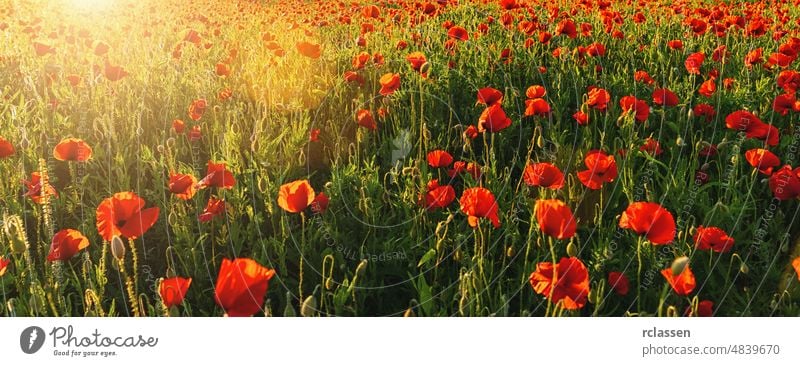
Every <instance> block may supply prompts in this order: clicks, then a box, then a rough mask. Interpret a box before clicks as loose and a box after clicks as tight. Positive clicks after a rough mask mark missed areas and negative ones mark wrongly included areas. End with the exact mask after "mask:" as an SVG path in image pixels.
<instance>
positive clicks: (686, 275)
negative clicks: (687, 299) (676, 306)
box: [661, 264, 697, 296]
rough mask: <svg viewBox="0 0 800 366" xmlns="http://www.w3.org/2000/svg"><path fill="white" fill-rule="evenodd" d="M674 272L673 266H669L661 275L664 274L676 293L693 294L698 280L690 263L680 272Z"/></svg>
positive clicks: (682, 294)
mask: <svg viewBox="0 0 800 366" xmlns="http://www.w3.org/2000/svg"><path fill="white" fill-rule="evenodd" d="M673 272H674V271H673V269H672V268H667V269H664V270H662V271H661V275H662V276H664V278H665V279H666V280H667V282H668V283H669V285H670V286H671V287H672V290H673V291H675V293H676V294H678V295H681V296H688V295H689V294H691V293H692V291H694V287H695V286H696V285H697V282H696V281H695V278H694V273H692V269H691V268H689V265H688V264H687V265H686V266H685V267H684V268H683V270H682V271H681V272H680V273H679V274H674V273H673Z"/></svg>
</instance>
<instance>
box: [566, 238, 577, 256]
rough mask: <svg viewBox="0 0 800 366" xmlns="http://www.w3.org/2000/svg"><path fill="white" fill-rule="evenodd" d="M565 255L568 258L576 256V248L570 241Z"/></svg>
mask: <svg viewBox="0 0 800 366" xmlns="http://www.w3.org/2000/svg"><path fill="white" fill-rule="evenodd" d="M567 255H568V256H570V257H576V256H578V246H577V245H575V243H574V242H572V241H570V242H569V244H567Z"/></svg>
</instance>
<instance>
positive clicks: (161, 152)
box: [156, 145, 166, 154]
mask: <svg viewBox="0 0 800 366" xmlns="http://www.w3.org/2000/svg"><path fill="white" fill-rule="evenodd" d="M165 150H166V148H165V147H164V145H158V146H156V151H158V153H159V154H163V153H164V151H165Z"/></svg>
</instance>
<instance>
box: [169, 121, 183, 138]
mask: <svg viewBox="0 0 800 366" xmlns="http://www.w3.org/2000/svg"><path fill="white" fill-rule="evenodd" d="M172 129H173V130H175V133H177V134H179V135H180V134H182V133H183V132H184V131H185V130H186V122H184V121H182V120H179V119H175V120H173V121H172Z"/></svg>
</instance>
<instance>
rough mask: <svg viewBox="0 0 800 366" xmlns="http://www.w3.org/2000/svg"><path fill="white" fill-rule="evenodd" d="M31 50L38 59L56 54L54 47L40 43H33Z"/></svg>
mask: <svg viewBox="0 0 800 366" xmlns="http://www.w3.org/2000/svg"><path fill="white" fill-rule="evenodd" d="M33 50H34V51H36V56H39V57H42V56H44V55H46V54H48V53H52V54H55V53H56V49H55V47H53V46H50V45H48V44H45V43H42V42H33Z"/></svg>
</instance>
